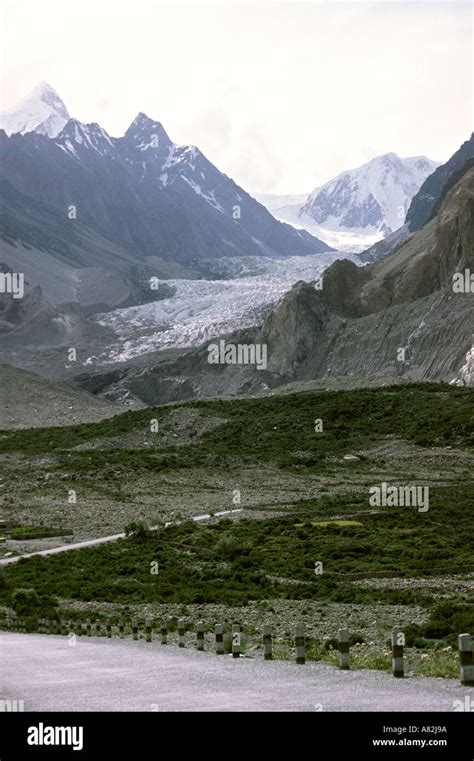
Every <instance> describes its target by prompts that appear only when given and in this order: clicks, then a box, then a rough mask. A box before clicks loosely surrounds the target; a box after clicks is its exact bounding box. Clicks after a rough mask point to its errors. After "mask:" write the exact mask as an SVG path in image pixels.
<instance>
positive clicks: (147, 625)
mask: <svg viewBox="0 0 474 761" xmlns="http://www.w3.org/2000/svg"><path fill="white" fill-rule="evenodd" d="M151 627H152V620H151V618H146V619H145V638H146V641H147V642H151Z"/></svg>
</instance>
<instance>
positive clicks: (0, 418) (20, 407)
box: [0, 364, 125, 431]
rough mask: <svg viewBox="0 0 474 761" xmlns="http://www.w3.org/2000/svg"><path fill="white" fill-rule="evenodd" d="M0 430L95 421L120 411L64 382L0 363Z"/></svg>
mask: <svg viewBox="0 0 474 761" xmlns="http://www.w3.org/2000/svg"><path fill="white" fill-rule="evenodd" d="M0 386H1V389H2V404H1V407H0V430H2V431H5V430H10V429H12V428H37V427H39V428H47V427H49V426H55V425H76V424H79V423H95V422H97V421H99V420H103V419H104V418H108V417H112V416H113V415H116V414H118V413H119V412H123V411H124V409H125V408H124V407H122V406H119V405H114V404H111V403H110V402H107V401H106V400H105V399H100V398H98V397H96V396H94V395H93V394H90V393H89V392H87V391H85V390H83V389H80V388H78V387H77V386H70V385H68V384H66V383H52V382H50V381H47V380H45V379H44V378H40V377H39V376H38V375H35V374H34V373H30V372H26V371H25V370H20V369H18V368H16V367H11V366H9V365H4V364H0Z"/></svg>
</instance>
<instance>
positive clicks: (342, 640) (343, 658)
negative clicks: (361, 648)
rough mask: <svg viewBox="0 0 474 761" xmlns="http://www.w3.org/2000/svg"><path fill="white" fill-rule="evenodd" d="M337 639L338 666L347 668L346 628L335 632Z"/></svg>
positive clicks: (347, 637) (347, 636)
mask: <svg viewBox="0 0 474 761" xmlns="http://www.w3.org/2000/svg"><path fill="white" fill-rule="evenodd" d="M337 638H338V640H339V668H341V669H348V668H350V667H349V632H348V630H347V629H339V631H338V633H337Z"/></svg>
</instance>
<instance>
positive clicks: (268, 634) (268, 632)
mask: <svg viewBox="0 0 474 761" xmlns="http://www.w3.org/2000/svg"><path fill="white" fill-rule="evenodd" d="M263 658H264V660H266V661H271V660H272V659H273V650H272V627H271V626H270V624H264V626H263Z"/></svg>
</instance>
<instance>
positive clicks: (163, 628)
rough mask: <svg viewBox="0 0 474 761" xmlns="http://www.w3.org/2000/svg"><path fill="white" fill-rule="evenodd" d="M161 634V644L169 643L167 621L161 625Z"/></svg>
mask: <svg viewBox="0 0 474 761" xmlns="http://www.w3.org/2000/svg"><path fill="white" fill-rule="evenodd" d="M160 635H161V644H162V645H167V644H168V627H167V625H166V624H165V623H162V624H161V626H160Z"/></svg>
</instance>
